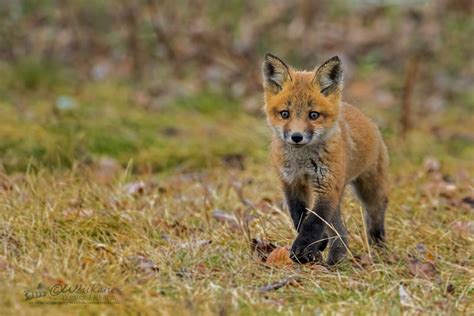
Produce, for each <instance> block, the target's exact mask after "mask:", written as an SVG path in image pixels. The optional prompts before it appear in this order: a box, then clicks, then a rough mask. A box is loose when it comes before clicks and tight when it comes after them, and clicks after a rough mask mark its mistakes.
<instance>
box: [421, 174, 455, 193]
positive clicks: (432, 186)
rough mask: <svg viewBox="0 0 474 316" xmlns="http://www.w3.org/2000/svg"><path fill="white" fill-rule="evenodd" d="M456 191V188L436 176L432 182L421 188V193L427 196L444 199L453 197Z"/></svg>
mask: <svg viewBox="0 0 474 316" xmlns="http://www.w3.org/2000/svg"><path fill="white" fill-rule="evenodd" d="M456 190H457V186H456V185H455V184H454V183H452V182H448V181H446V179H444V178H443V176H442V175H440V174H437V175H436V176H435V177H434V178H433V180H432V181H431V182H429V183H427V184H425V185H424V186H423V192H424V193H425V195H427V196H443V197H446V198H451V197H453V195H454V193H455V192H456Z"/></svg>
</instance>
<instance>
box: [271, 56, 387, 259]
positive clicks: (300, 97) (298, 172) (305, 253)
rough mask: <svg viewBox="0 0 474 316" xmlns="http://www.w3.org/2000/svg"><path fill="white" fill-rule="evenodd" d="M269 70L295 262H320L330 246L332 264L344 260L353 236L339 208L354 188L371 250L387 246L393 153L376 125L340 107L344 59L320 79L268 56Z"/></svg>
mask: <svg viewBox="0 0 474 316" xmlns="http://www.w3.org/2000/svg"><path fill="white" fill-rule="evenodd" d="M262 70H263V86H264V97H265V113H266V115H267V120H268V123H269V125H270V127H271V129H272V130H273V139H272V151H271V156H272V160H273V163H274V165H275V166H276V169H277V171H278V173H279V176H280V179H281V183H282V187H283V192H284V195H285V198H286V202H287V205H288V208H289V211H290V215H291V218H292V220H293V223H294V226H295V229H296V231H297V237H296V239H295V240H294V242H293V244H292V247H291V252H290V257H291V259H292V260H293V261H295V262H299V263H307V262H311V261H319V260H321V258H322V257H321V251H323V250H324V249H325V248H326V246H327V245H328V244H329V254H328V258H327V263H328V264H330V265H332V264H335V263H337V262H339V261H340V260H341V259H343V258H344V256H345V254H346V251H347V231H346V228H345V227H344V223H343V221H342V218H341V210H340V207H341V200H342V196H343V193H344V190H345V188H346V186H347V185H348V184H350V185H351V186H352V187H353V188H354V191H355V192H356V195H357V196H358V197H359V199H360V201H361V202H362V204H363V206H364V210H365V222H366V227H367V234H368V236H369V237H370V240H371V242H372V243H374V244H376V245H383V243H384V240H385V229H384V217H385V210H386V208H387V204H388V198H387V191H388V189H387V185H388V183H387V169H388V154H387V148H386V146H385V144H384V141H383V139H382V136H381V134H380V132H379V130H378V128H377V126H376V125H375V123H373V122H372V121H371V120H370V119H369V118H368V117H367V116H365V115H364V114H363V113H362V112H361V111H360V110H358V109H357V108H356V107H354V106H352V105H350V104H348V103H345V102H343V101H342V100H341V98H342V96H341V95H342V86H343V85H342V82H343V70H342V63H341V61H340V60H339V58H338V57H337V56H335V57H333V58H331V59H329V60H328V61H326V62H325V63H324V64H322V65H321V66H320V67H319V68H317V69H316V70H315V71H298V70H295V69H293V68H291V67H289V66H287V65H286V64H285V63H284V62H283V61H282V60H281V59H279V58H278V57H276V56H273V55H271V54H267V55H266V56H265V61H264V62H263V69H262Z"/></svg>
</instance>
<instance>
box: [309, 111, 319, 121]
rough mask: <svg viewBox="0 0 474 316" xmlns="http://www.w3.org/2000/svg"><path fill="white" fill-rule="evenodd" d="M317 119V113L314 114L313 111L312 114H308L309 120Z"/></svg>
mask: <svg viewBox="0 0 474 316" xmlns="http://www.w3.org/2000/svg"><path fill="white" fill-rule="evenodd" d="M318 117H319V113H318V112H315V111H312V112H309V118H310V119H312V120H317V119H318Z"/></svg>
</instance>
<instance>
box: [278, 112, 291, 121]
mask: <svg viewBox="0 0 474 316" xmlns="http://www.w3.org/2000/svg"><path fill="white" fill-rule="evenodd" d="M280 115H281V118H282V119H285V120H286V119H287V118H289V117H290V112H288V111H281V112H280Z"/></svg>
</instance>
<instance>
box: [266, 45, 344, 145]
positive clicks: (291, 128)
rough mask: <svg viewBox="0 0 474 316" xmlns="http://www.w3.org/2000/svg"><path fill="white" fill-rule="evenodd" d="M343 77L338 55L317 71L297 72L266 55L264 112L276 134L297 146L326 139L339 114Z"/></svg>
mask: <svg viewBox="0 0 474 316" xmlns="http://www.w3.org/2000/svg"><path fill="white" fill-rule="evenodd" d="M342 77H343V76H342V66H341V62H340V60H339V58H338V57H333V58H331V59H329V60H328V61H326V62H325V63H324V64H323V65H322V66H320V67H319V68H317V69H316V70H315V71H296V70H293V69H292V68H290V67H288V66H287V65H286V64H285V63H284V62H283V61H282V60H281V59H279V58H278V57H276V56H273V55H270V54H267V55H266V56H265V61H264V63H263V79H264V91H265V112H266V114H267V120H268V123H269V125H270V126H271V128H272V129H273V132H274V133H275V135H276V136H277V137H279V138H280V139H281V140H282V141H283V142H285V143H287V144H289V145H291V146H294V147H302V146H305V145H308V144H313V143H317V142H318V141H321V140H323V139H324V138H325V137H326V136H327V135H328V133H330V132H331V131H332V130H333V128H334V126H335V122H336V120H337V117H338V114H339V105H340V100H341V90H342Z"/></svg>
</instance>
